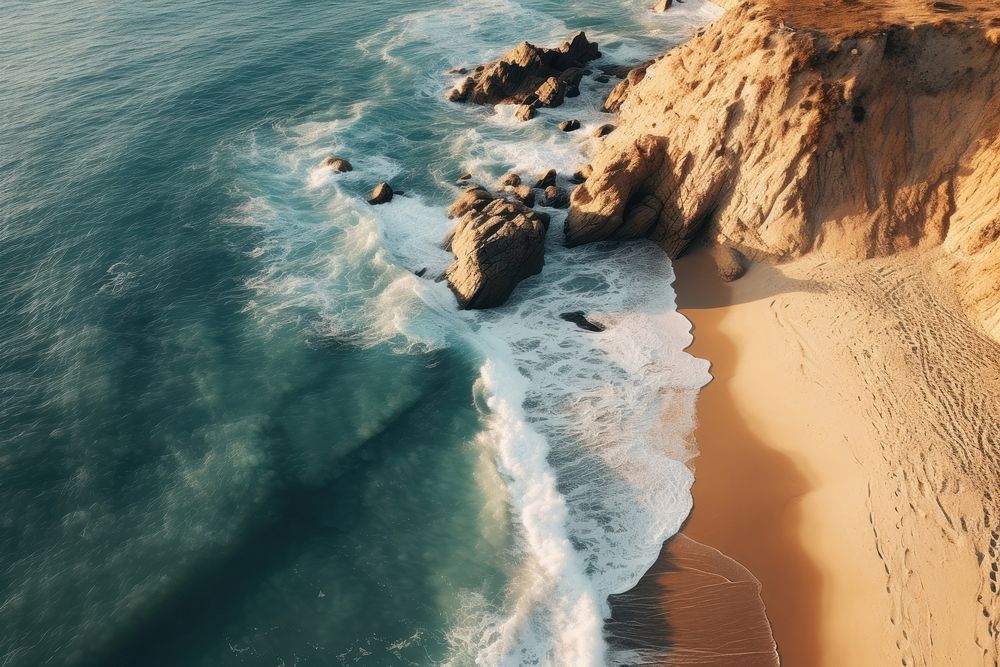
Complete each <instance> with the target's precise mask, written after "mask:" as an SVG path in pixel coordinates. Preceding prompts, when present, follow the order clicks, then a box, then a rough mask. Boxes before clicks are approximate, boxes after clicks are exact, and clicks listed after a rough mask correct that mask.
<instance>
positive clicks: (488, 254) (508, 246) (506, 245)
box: [445, 186, 549, 308]
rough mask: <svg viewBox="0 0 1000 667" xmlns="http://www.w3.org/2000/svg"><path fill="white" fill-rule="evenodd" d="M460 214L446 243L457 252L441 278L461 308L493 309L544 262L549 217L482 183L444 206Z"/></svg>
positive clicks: (540, 267) (450, 215) (539, 270)
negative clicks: (495, 192)
mask: <svg viewBox="0 0 1000 667" xmlns="http://www.w3.org/2000/svg"><path fill="white" fill-rule="evenodd" d="M448 215H449V217H452V218H459V221H458V224H457V225H456V226H455V230H454V232H453V233H452V236H451V238H450V239H449V241H448V243H447V246H448V248H449V249H450V250H451V252H452V253H453V254H454V255H455V261H454V262H453V263H452V265H451V266H450V267H449V268H448V270H447V272H446V273H445V277H446V279H447V280H448V285H449V287H451V290H452V292H454V293H455V297H456V298H457V299H458V302H459V305H460V306H461V307H462V308H492V307H494V306H499V305H501V304H503V303H504V302H506V301H507V299H508V298H509V297H510V295H511V293H512V292H513V291H514V288H515V287H516V286H517V284H518V283H519V282H521V281H522V280H524V279H525V278H527V277H529V276H533V275H535V274H537V273H540V272H541V270H542V266H543V265H544V263H545V232H546V231H547V230H548V226H549V218H548V216H546V215H544V214H542V213H536V212H535V211H533V210H531V209H530V208H528V207H527V206H525V205H524V204H521V203H520V202H518V201H511V200H508V199H505V198H503V197H498V196H495V195H493V194H491V193H490V192H489V191H488V190H486V189H485V188H481V187H478V186H476V187H472V188H469V189H468V190H466V191H465V192H463V193H462V194H461V196H459V198H458V199H457V200H456V201H455V203H454V204H452V206H451V208H450V209H449V210H448Z"/></svg>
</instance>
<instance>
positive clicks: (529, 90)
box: [448, 32, 601, 113]
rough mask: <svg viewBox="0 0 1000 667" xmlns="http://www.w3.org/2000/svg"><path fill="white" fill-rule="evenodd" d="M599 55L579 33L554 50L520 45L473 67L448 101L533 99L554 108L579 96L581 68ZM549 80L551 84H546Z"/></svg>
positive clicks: (584, 35)
mask: <svg viewBox="0 0 1000 667" xmlns="http://www.w3.org/2000/svg"><path fill="white" fill-rule="evenodd" d="M600 55H601V52H600V51H599V50H598V48H597V44H595V43H593V42H591V41H589V40H588V39H587V36H586V34H584V33H582V32H581V33H577V34H576V35H575V36H574V37H573V38H572V39H571V40H570V41H568V42H566V43H565V44H563V45H562V46H561V47H559V48H558V49H548V48H541V47H537V46H535V45H533V44H530V43H528V42H523V43H521V44H520V45H518V46H517V47H515V48H514V49H512V50H510V51H508V52H507V53H505V54H504V55H502V56H501V57H500V58H499V59H497V60H495V61H493V62H492V63H488V64H485V65H480V66H479V67H477V68H476V69H475V71H474V72H473V75H472V76H470V77H469V78H467V79H466V80H465V81H463V82H462V83H461V84H460V85H459V86H457V87H456V88H454V89H452V90H451V92H449V93H448V99H449V100H452V101H453V102H471V103H472V104H524V103H525V101H526V99H527V98H528V97H529V96H531V95H535V96H537V97H538V98H539V99H540V102H541V103H544V101H545V100H548V101H549V103H548V104H545V105H546V106H558V105H559V104H561V103H562V99H563V98H564V97H565V96H566V95H567V94H579V79H580V77H581V76H582V72H581V71H580V68H581V66H582V65H583V64H584V63H586V62H589V61H591V60H594V59H595V58H599V57H600ZM552 78H555V82H554V83H550V82H549V80H550V79H552ZM529 106H532V105H531V104H530V103H529ZM525 113H527V112H525Z"/></svg>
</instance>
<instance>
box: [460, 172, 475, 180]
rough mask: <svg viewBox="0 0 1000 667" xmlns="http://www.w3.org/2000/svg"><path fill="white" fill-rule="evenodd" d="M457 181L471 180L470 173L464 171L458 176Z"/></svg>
mask: <svg viewBox="0 0 1000 667" xmlns="http://www.w3.org/2000/svg"><path fill="white" fill-rule="evenodd" d="M458 180H459V182H462V181H470V180H472V174H469V173H465V174H462V175H461V176H459V177H458Z"/></svg>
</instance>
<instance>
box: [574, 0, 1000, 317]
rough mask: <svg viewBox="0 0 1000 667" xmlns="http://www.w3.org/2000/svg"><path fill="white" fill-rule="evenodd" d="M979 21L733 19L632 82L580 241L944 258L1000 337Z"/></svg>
mask: <svg viewBox="0 0 1000 667" xmlns="http://www.w3.org/2000/svg"><path fill="white" fill-rule="evenodd" d="M730 4H733V3H730ZM962 5H963V6H964V9H961V8H958V6H957V4H956V5H947V6H946V3H943V2H937V3H933V2H932V3H925V2H921V3H915V2H912V1H907V0H898V1H888V0H886V1H883V2H867V3H866V2H863V1H860V0H859V1H856V2H848V1H844V0H840V1H838V0H826V1H825V2H823V1H813V2H808V1H806V2H801V1H797V0H773V1H771V2H767V1H766V0H750V1H749V2H744V3H741V4H738V5H735V6H733V7H732V8H731V9H730V10H729V11H727V12H726V14H725V15H724V16H723V17H722V18H721V19H720V20H719V21H717V22H716V23H715V24H713V25H712V26H710V27H708V28H707V29H705V30H704V31H702V32H701V33H700V34H699V35H698V36H697V37H695V38H694V39H693V40H691V41H690V42H688V43H687V44H685V45H683V46H681V47H679V48H677V49H675V50H673V51H671V52H669V53H668V54H667V55H666V56H665V57H663V58H661V59H660V60H658V61H657V62H655V63H654V64H652V65H651V66H649V68H648V70H647V71H646V73H645V76H644V77H638V76H637V77H633V79H634V80H633V82H632V83H631V84H630V85H629V86H628V90H627V91H624V99H623V100H622V101H621V111H620V113H621V119H620V123H619V129H618V131H616V132H615V133H614V134H612V135H611V136H609V137H608V139H607V140H606V142H605V144H604V146H603V147H602V148H601V150H600V151H599V152H598V154H597V155H596V158H595V160H594V163H593V175H592V176H591V177H590V178H589V179H588V180H587V182H586V183H585V184H584V185H582V186H581V187H580V188H578V189H577V191H576V192H575V193H574V196H573V208H572V211H571V214H570V217H569V219H568V221H567V226H566V232H567V240H568V242H569V243H571V244H575V243H584V242H588V241H594V240H600V239H607V238H619V239H620V238H636V237H650V238H653V239H655V240H657V241H659V242H660V243H661V244H662V245H663V246H664V248H665V249H666V250H667V252H668V253H670V254H671V255H673V256H676V255H678V254H680V253H682V252H683V251H684V250H685V248H686V247H687V245H688V244H689V243H690V242H691V241H692V240H693V239H694V237H695V236H697V235H702V236H704V237H705V238H707V239H708V240H710V241H713V242H717V243H723V244H727V245H731V246H733V247H736V248H739V249H740V250H742V251H743V252H744V253H746V254H748V255H750V256H751V257H754V258H756V259H782V258H787V257H793V256H798V255H802V254H805V253H807V252H812V251H816V252H819V253H822V254H825V255H830V256H838V257H854V258H862V257H872V256H878V255H887V254H892V253H895V252H898V251H902V250H905V249H909V248H921V247H930V246H937V245H943V246H944V248H945V250H946V251H947V257H948V260H947V261H946V262H945V263H944V264H945V265H946V266H944V269H945V270H946V272H947V273H948V274H949V275H950V276H951V277H952V279H953V280H954V282H955V283H956V285H957V286H958V288H959V291H960V293H961V294H962V295H963V298H964V300H965V305H966V306H967V307H969V308H970V309H971V310H972V311H973V312H974V313H975V314H976V315H977V316H978V317H979V318H980V319H981V321H982V322H983V323H984V324H985V325H986V327H987V328H988V329H989V330H990V331H991V332H993V333H994V335H998V334H1000V289H998V286H1000V48H998V43H1000V7H998V6H997V5H995V4H994V3H993V2H989V3H987V2H984V1H983V0H977V1H975V2H962ZM635 79H639V80H635Z"/></svg>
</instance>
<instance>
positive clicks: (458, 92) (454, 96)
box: [448, 76, 476, 102]
mask: <svg viewBox="0 0 1000 667" xmlns="http://www.w3.org/2000/svg"><path fill="white" fill-rule="evenodd" d="M475 87H476V80H475V79H473V78H472V77H471V76H470V77H466V79H465V80H464V81H463V82H462V83H460V84H459V85H458V86H456V87H455V88H452V89H451V90H450V91H448V99H449V100H450V101H452V102H464V101H465V100H466V99H468V97H469V95H471V94H472V91H473V90H474V89H475Z"/></svg>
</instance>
